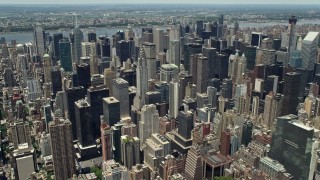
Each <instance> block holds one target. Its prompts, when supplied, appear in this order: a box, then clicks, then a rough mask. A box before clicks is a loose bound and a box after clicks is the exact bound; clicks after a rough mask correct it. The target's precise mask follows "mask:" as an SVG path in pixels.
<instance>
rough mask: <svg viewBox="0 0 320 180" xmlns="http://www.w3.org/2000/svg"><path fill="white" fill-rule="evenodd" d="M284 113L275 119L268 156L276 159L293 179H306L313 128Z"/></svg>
mask: <svg viewBox="0 0 320 180" xmlns="http://www.w3.org/2000/svg"><path fill="white" fill-rule="evenodd" d="M297 118H298V117H297V116H295V115H292V114H291V115H286V116H282V117H279V118H278V120H277V126H276V130H275V132H274V134H273V136H272V143H271V151H270V157H271V158H273V159H275V160H278V161H279V162H280V163H282V164H283V165H284V167H285V168H286V170H287V171H288V172H289V173H290V174H292V175H293V176H294V177H295V179H308V177H309V170H310V162H311V154H312V151H311V149H312V148H311V147H312V144H313V142H314V140H313V136H314V128H312V127H309V126H306V125H304V124H303V123H301V122H298V121H297Z"/></svg>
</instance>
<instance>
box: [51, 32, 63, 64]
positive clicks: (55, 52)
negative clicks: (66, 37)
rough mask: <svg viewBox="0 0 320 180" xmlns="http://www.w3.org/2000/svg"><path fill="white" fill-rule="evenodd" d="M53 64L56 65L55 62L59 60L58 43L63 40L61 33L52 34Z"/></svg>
mask: <svg viewBox="0 0 320 180" xmlns="http://www.w3.org/2000/svg"><path fill="white" fill-rule="evenodd" d="M52 39H53V59H54V61H53V63H52V64H54V65H56V64H57V61H58V60H59V58H60V48H59V42H60V40H61V39H63V34H62V33H54V34H53V38H52Z"/></svg>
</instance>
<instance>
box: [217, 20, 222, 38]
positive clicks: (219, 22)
mask: <svg viewBox="0 0 320 180" xmlns="http://www.w3.org/2000/svg"><path fill="white" fill-rule="evenodd" d="M223 22H224V19H223V15H220V16H219V19H218V30H217V34H218V38H222V37H224V31H223Z"/></svg>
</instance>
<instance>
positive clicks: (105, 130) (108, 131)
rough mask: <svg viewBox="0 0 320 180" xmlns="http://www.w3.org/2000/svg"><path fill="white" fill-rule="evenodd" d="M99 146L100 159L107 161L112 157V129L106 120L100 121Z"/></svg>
mask: <svg viewBox="0 0 320 180" xmlns="http://www.w3.org/2000/svg"><path fill="white" fill-rule="evenodd" d="M100 132H101V146H102V160H103V161H107V160H111V159H113V152H112V145H113V138H112V137H113V131H112V128H111V127H110V126H108V124H107V123H106V122H103V121H102V122H101V127H100Z"/></svg>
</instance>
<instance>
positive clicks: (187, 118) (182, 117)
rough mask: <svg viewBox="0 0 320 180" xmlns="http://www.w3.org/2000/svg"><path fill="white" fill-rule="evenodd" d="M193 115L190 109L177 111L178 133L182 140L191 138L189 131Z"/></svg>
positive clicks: (191, 126)
mask: <svg viewBox="0 0 320 180" xmlns="http://www.w3.org/2000/svg"><path fill="white" fill-rule="evenodd" d="M193 115H194V114H193V113H192V112H191V111H179V115H178V121H179V123H178V134H179V135H180V137H182V139H184V140H188V139H191V133H192V132H191V131H192V129H193V125H194V120H193Z"/></svg>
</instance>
